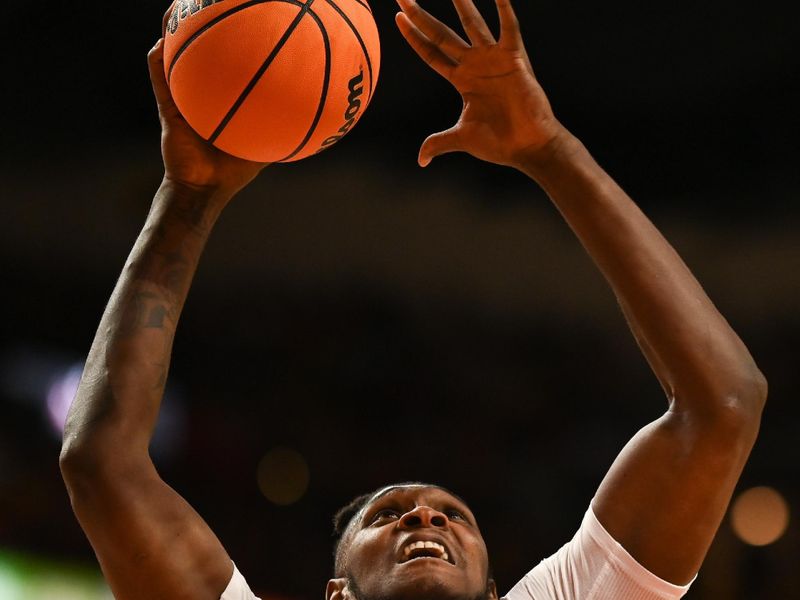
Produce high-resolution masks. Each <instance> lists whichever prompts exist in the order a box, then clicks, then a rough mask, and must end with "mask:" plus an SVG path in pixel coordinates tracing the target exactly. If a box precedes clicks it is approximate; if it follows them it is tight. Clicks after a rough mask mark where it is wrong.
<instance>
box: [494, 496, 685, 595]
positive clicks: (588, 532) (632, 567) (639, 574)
mask: <svg viewBox="0 0 800 600" xmlns="http://www.w3.org/2000/svg"><path fill="white" fill-rule="evenodd" d="M688 589H689V585H685V586H678V585H674V584H672V583H669V582H667V581H664V580H663V579H661V578H659V577H657V576H656V575H654V574H653V573H651V572H650V571H648V570H647V569H645V568H644V567H643V566H642V565H640V564H639V563H638V562H636V560H635V559H634V558H633V557H632V556H631V555H630V554H629V553H628V552H627V551H626V550H625V548H623V547H622V545H620V544H619V543H618V542H617V541H616V540H615V539H614V538H613V537H611V535H610V534H609V533H608V532H607V531H606V530H605V528H604V527H603V526H602V525H601V524H600V522H599V521H598V520H597V517H596V516H595V514H594V511H593V510H592V508H591V507H589V509H588V510H587V511H586V514H585V515H584V517H583V521H582V522H581V526H580V528H579V529H578V531H577V532H576V533H575V536H574V537H573V538H572V540H570V541H569V542H568V543H566V544H565V545H564V546H562V547H561V549H559V550H558V552H556V553H555V554H553V555H552V556H550V557H549V558H546V559H544V560H543V561H541V562H540V563H539V564H538V565H536V566H535V567H534V568H533V569H532V570H531V571H529V572H528V573H527V574H526V575H525V577H523V578H522V579H521V580H520V581H519V583H517V584H516V585H515V586H514V587H513V588H512V589H511V591H510V592H509V593H508V595H507V596H506V598H507V600H578V599H581V600H606V599H608V598H614V599H615V600H626V599H628V598H630V599H633V598H636V599H637V600H638V599H641V600H671V599H677V598H681V597H682V596H683V595H684V594H685V593H686V592H687V591H688Z"/></svg>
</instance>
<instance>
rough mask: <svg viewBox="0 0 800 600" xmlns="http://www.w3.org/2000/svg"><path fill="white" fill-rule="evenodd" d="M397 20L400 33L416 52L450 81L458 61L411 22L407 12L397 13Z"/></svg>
mask: <svg viewBox="0 0 800 600" xmlns="http://www.w3.org/2000/svg"><path fill="white" fill-rule="evenodd" d="M395 22H396V23H397V27H398V28H399V29H400V33H401V34H402V35H403V37H404V38H405V39H406V41H407V42H408V44H409V46H411V48H413V49H414V52H416V53H417V54H418V55H419V57H420V58H421V59H422V60H424V61H425V63H427V65H428V66H429V67H430V68H431V69H433V70H434V71H436V72H437V73H438V74H439V75H441V76H442V77H444V78H445V79H447V80H448V81H450V78H451V76H452V73H453V69H454V68H455V67H456V64H457V63H456V62H455V61H454V60H453V59H452V58H450V57H449V56H447V55H446V54H445V53H444V52H442V51H441V50H440V49H439V47H438V46H436V44H434V43H433V42H431V41H430V40H429V39H428V38H427V37H426V36H425V34H423V33H422V32H421V31H420V30H419V29H418V28H417V27H416V26H415V25H414V23H412V22H411V19H409V17H408V15H407V14H406V13H404V12H401V13H397V15H396V17H395Z"/></svg>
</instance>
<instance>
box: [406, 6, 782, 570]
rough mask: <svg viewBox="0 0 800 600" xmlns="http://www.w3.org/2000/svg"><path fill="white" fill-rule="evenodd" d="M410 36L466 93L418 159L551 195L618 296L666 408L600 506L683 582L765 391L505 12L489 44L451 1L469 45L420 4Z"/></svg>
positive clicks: (720, 505)
mask: <svg viewBox="0 0 800 600" xmlns="http://www.w3.org/2000/svg"><path fill="white" fill-rule="evenodd" d="M398 1H399V4H400V7H401V8H402V11H403V12H401V13H399V14H398V15H397V24H398V27H399V28H400V31H401V33H402V34H403V36H404V37H405V38H406V40H407V41H408V42H409V44H410V45H411V46H412V48H414V50H415V51H416V52H417V53H418V54H419V55H420V57H421V58H422V59H423V60H424V61H425V62H426V63H427V64H428V65H430V66H431V68H433V69H434V70H435V71H437V72H438V73H440V74H441V75H442V76H443V77H445V78H446V79H447V80H448V81H449V82H450V83H451V84H453V86H454V87H455V88H456V89H457V90H458V91H459V93H460V94H461V95H462V98H463V100H464V108H463V111H462V113H461V116H460V118H459V120H458V122H457V124H456V125H455V126H454V127H452V128H451V129H449V130H447V131H445V132H442V133H438V134H434V135H432V136H430V137H429V138H428V139H427V140H426V141H425V143H424V144H423V146H422V148H421V150H420V156H419V162H420V164H421V165H422V166H425V165H427V164H428V163H429V162H430V161H431V159H432V158H433V157H435V156H437V155H440V154H443V153H445V152H455V151H462V152H468V153H470V154H472V155H473V156H476V157H477V158H480V159H483V160H487V161H490V162H494V163H497V164H503V165H508V166H512V167H514V168H516V169H519V170H520V171H522V172H524V173H526V174H527V175H528V176H529V177H531V178H532V179H533V180H535V181H536V182H537V183H539V184H540V185H541V186H542V187H543V189H544V190H545V191H546V192H547V194H548V195H549V197H550V199H551V200H552V202H553V204H554V205H555V206H556V208H557V209H558V210H559V211H560V212H561V214H562V215H563V216H564V218H565V220H566V221H567V223H568V224H569V226H570V227H571V228H572V230H573V231H574V232H575V234H576V236H577V237H578V239H579V240H580V242H581V243H582V244H583V246H584V248H585V249H586V250H587V252H588V253H589V255H590V256H591V257H592V259H593V260H594V262H595V263H596V264H597V266H598V267H599V268H600V270H601V271H602V273H603V275H604V276H605V278H606V280H607V281H608V283H609V284H610V285H611V287H612V289H613V291H614V293H615V294H616V297H617V299H618V301H619V303H620V305H621V307H622V309H623V311H624V313H625V315H626V317H627V320H628V323H629V324H630V326H631V330H632V331H633V333H634V335H635V337H636V339H637V341H638V342H639V345H640V347H641V348H642V350H643V352H644V354H645V356H646V357H647V359H648V361H649V363H650V365H651V367H652V368H653V370H654V372H655V374H656V376H657V377H658V379H659V380H660V382H661V384H662V386H663V388H664V390H665V391H666V394H667V399H668V410H667V411H666V413H665V414H664V415H663V416H662V417H661V418H659V419H658V420H656V421H655V422H653V423H650V424H649V425H647V426H646V427H645V428H643V429H642V430H641V431H640V432H639V433H638V434H636V436H635V437H634V438H633V440H631V442H630V443H629V444H628V445H627V446H626V447H625V449H624V450H623V451H622V453H621V454H620V456H619V457H618V458H617V460H616V461H615V462H614V465H613V466H612V468H611V470H610V471H609V473H608V475H607V476H606V477H605V479H604V480H603V483H602V484H601V486H600V489H599V490H598V492H597V496H596V497H595V500H594V503H593V508H594V511H595V513H596V515H597V517H598V519H599V520H600V522H601V523H602V524H603V525H604V526H605V527H606V529H607V530H608V531H609V532H610V533H611V534H612V536H614V538H615V539H616V540H617V541H619V542H620V543H621V544H622V545H623V546H624V547H625V548H626V549H627V550H628V551H629V552H630V553H631V554H632V555H633V556H634V557H635V558H636V559H637V560H638V561H639V562H640V563H641V564H643V565H644V566H645V567H647V568H648V569H649V570H650V571H652V572H653V573H655V574H656V575H659V576H661V577H662V578H664V579H666V580H668V581H671V582H673V583H676V584H684V583H687V582H688V581H690V580H691V579H692V577H693V576H694V575H695V574H696V573H697V571H698V569H699V567H700V564H701V562H702V560H703V558H704V556H705V554H706V552H707V550H708V547H709V545H710V543H711V541H712V539H713V537H714V535H715V533H716V531H717V529H718V527H719V524H720V522H721V520H722V518H723V516H724V513H725V510H726V508H727V505H728V502H729V501H730V497H731V494H732V492H733V488H734V486H735V484H736V481H737V480H738V478H739V475H740V473H741V470H742V468H743V466H744V463H745V461H746V459H747V456H748V454H749V452H750V449H751V447H752V445H753V443H754V441H755V438H756V435H757V432H758V427H759V421H760V415H761V411H762V408H763V405H764V402H765V398H766V382H765V380H764V378H763V376H762V375H761V373H760V372H759V370H758V369H757V368H756V365H755V363H754V362H753V359H752V357H751V356H750V354H749V352H748V351H747V349H746V348H745V346H744V344H743V343H742V342H741V340H740V339H739V338H738V337H737V335H736V334H735V333H734V331H733V330H732V329H731V328H730V326H729V325H728V323H727V322H726V321H725V319H724V318H723V317H722V316H721V315H720V314H719V312H718V311H717V310H716V308H715V307H714V305H713V304H712V303H711V300H709V298H708V296H707V295H706V294H705V292H704V291H703V289H702V288H701V287H700V285H699V283H698V282H697V280H696V279H695V278H694V277H693V276H692V274H691V272H690V271H689V269H688V268H687V267H686V265H685V264H684V263H683V261H682V260H681V259H680V257H679V256H678V255H677V253H676V252H675V251H674V249H673V248H672V247H671V246H670V245H669V244H668V242H667V241H666V240H665V239H664V237H663V236H662V235H661V234H660V233H659V232H658V230H657V229H656V228H655V227H654V226H653V224H652V223H651V222H650V221H649V220H648V219H647V217H645V215H644V214H643V213H642V212H641V211H640V210H639V208H638V207H637V206H636V205H635V204H634V203H633V201H632V200H631V199H630V198H629V197H628V196H627V194H626V193H625V192H624V191H623V190H622V189H621V188H620V187H619V186H618V185H617V184H616V183H615V182H614V181H613V180H612V179H611V178H610V177H609V176H608V175H607V174H606V173H605V172H604V171H603V169H602V168H601V167H600V166H598V164H597V163H596V162H595V161H594V159H593V158H592V157H591V155H590V154H589V152H588V151H587V150H586V148H584V146H583V145H582V144H581V143H580V141H579V140H578V139H577V138H575V137H574V136H573V135H572V134H571V133H569V132H568V131H567V130H566V129H565V128H564V127H563V126H562V125H561V124H560V123H559V122H558V120H557V119H556V118H555V116H554V115H553V112H552V110H551V108H550V105H549V102H548V100H547V97H546V96H545V94H544V92H543V90H542V88H541V86H540V85H539V83H538V82H537V80H536V77H535V75H534V72H533V69H532V68H531V64H530V61H529V60H528V57H527V54H526V51H525V48H524V46H523V42H522V38H521V35H520V32H519V26H518V23H517V19H516V17H515V15H514V12H513V10H512V8H511V5H510V2H509V0H496V2H497V9H498V13H499V17H500V35H499V37H498V39H497V40H495V38H494V37H493V35H492V33H491V32H490V31H489V28H488V27H487V26H486V24H485V22H484V20H483V18H482V17H481V15H480V14H479V13H478V11H477V10H476V9H475V7H474V5H473V4H472V2H471V0H453V1H454V4H455V6H456V9H457V11H458V13H459V16H460V17H461V22H462V25H463V27H464V30H465V32H466V34H467V38H468V40H469V43H468V42H467V41H465V40H463V39H462V38H461V37H460V36H458V35H457V34H456V33H454V32H453V31H452V30H451V29H450V28H448V27H446V26H445V25H443V24H442V23H440V22H439V21H438V20H436V19H435V18H434V17H432V16H431V15H430V14H428V13H427V12H426V11H425V10H423V9H422V8H421V7H419V5H417V4H416V3H415V2H413V0H398Z"/></svg>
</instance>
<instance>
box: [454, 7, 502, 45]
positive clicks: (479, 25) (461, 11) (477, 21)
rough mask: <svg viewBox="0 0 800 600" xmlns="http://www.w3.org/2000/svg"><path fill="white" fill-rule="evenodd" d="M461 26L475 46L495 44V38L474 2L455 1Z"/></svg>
mask: <svg viewBox="0 0 800 600" xmlns="http://www.w3.org/2000/svg"><path fill="white" fill-rule="evenodd" d="M453 5H454V6H455V7H456V12H457V13H458V18H459V19H461V26H462V27H463V28H464V33H466V34H467V37H468V38H469V41H470V42H472V45H473V46H485V45H487V44H494V36H493V35H492V32H491V31H489V26H488V25H486V21H484V20H483V17H482V16H481V13H479V12H478V9H477V8H475V4H473V2H472V0H453Z"/></svg>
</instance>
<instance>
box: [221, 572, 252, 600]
mask: <svg viewBox="0 0 800 600" xmlns="http://www.w3.org/2000/svg"><path fill="white" fill-rule="evenodd" d="M220 600H259V599H258V598H257V597H256V595H255V594H253V591H252V590H251V589H250V586H249V585H247V581H245V578H244V576H243V575H242V574H241V573H240V572H239V569H237V568H236V565H233V575H231V580H230V582H229V583H228V587H226V588H225V591H224V592H222V596H221V597H220Z"/></svg>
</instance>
